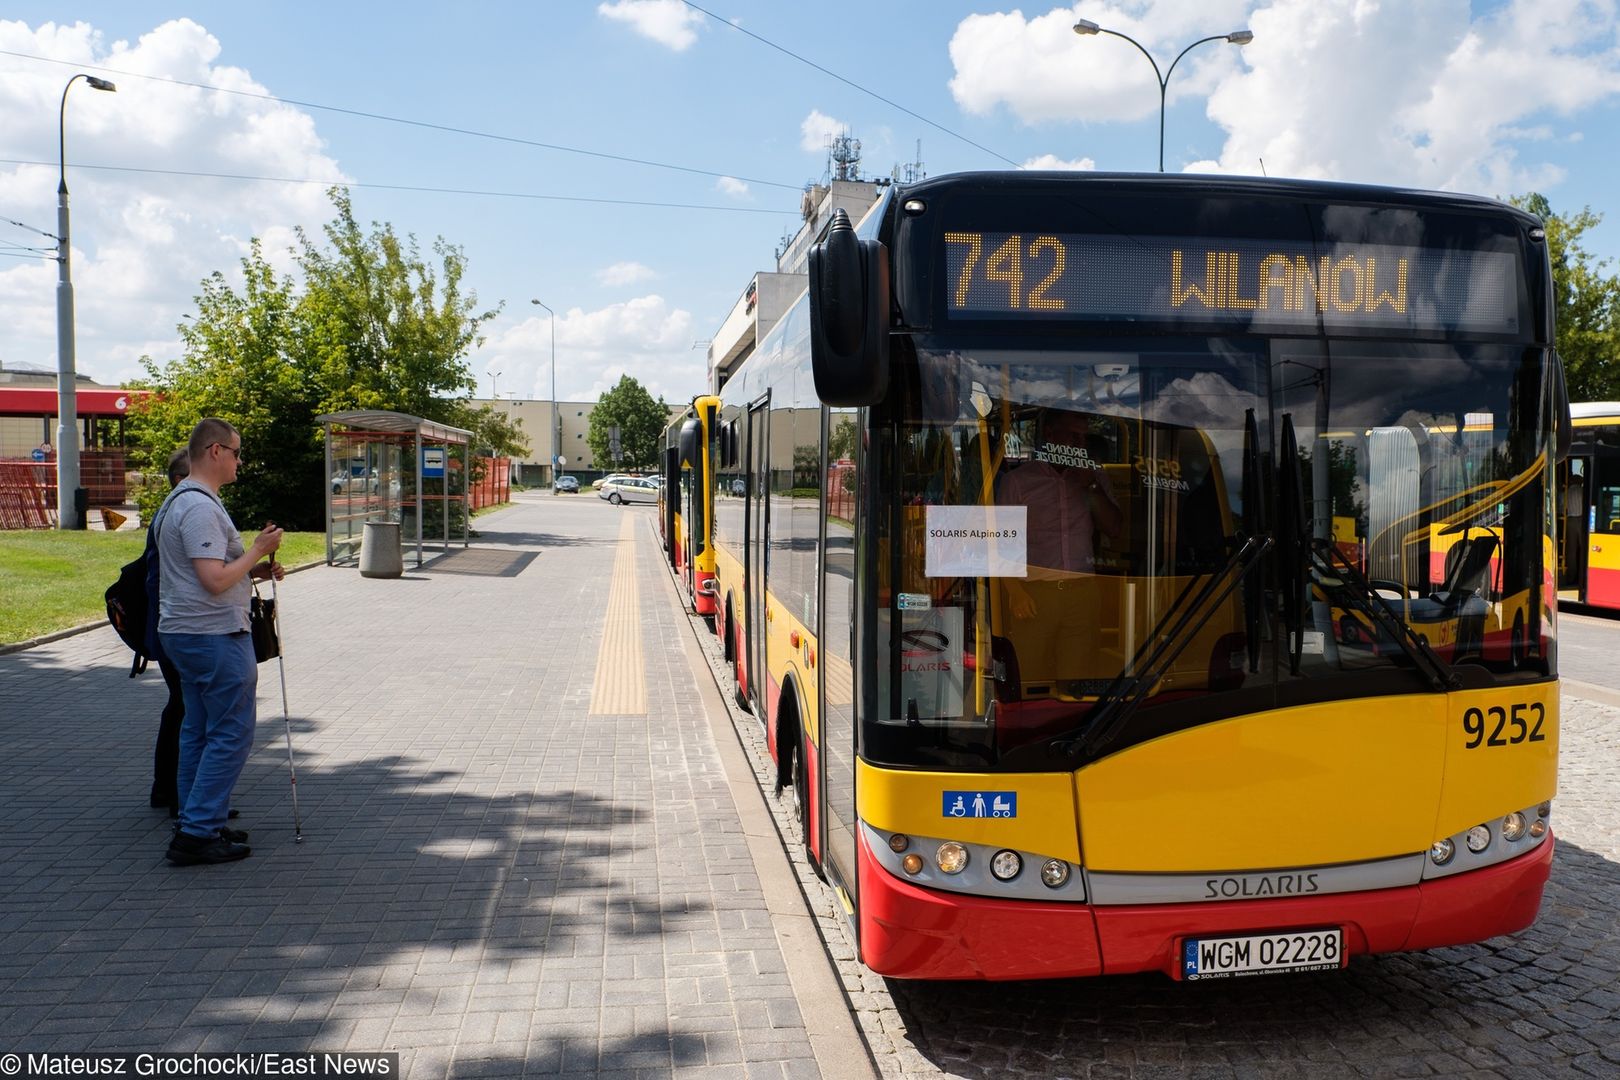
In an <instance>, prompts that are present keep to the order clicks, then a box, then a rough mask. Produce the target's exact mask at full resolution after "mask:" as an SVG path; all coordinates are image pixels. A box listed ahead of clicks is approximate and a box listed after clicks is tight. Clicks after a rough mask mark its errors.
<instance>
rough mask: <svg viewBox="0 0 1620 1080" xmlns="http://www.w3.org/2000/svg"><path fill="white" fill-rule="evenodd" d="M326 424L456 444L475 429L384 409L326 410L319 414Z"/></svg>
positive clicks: (469, 436) (469, 435)
mask: <svg viewBox="0 0 1620 1080" xmlns="http://www.w3.org/2000/svg"><path fill="white" fill-rule="evenodd" d="M315 419H316V420H318V421H320V422H321V423H323V424H342V425H343V426H344V427H347V428H352V429H355V430H359V431H384V432H388V433H390V434H395V435H418V436H421V437H422V438H424V439H431V440H432V441H434V442H442V443H452V444H455V445H457V446H460V445H462V444H465V443H468V442H471V441H472V432H470V431H468V430H467V429H466V428H458V427H451V426H450V425H449V424H441V423H439V422H438V421H437V420H424V419H422V418H421V417H420V416H411V415H409V414H407V413H401V412H389V411H387V410H385V409H358V410H356V411H354V412H340V413H327V414H326V415H325V416H317V417H316V418H315Z"/></svg>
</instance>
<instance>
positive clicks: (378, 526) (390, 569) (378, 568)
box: [360, 521, 405, 578]
mask: <svg viewBox="0 0 1620 1080" xmlns="http://www.w3.org/2000/svg"><path fill="white" fill-rule="evenodd" d="M404 572H405V559H404V556H402V555H401V554H400V550H399V522H397V521H368V522H366V530H365V535H364V537H363V538H362V539H361V541H360V576H361V577H380V578H390V577H399V576H400V575H401V574H403V573H404Z"/></svg>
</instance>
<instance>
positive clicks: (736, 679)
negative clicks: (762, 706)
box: [731, 623, 754, 713]
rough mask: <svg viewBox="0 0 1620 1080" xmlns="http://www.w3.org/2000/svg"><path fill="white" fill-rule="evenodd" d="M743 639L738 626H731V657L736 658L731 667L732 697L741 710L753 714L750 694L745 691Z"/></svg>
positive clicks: (734, 624)
mask: <svg viewBox="0 0 1620 1080" xmlns="http://www.w3.org/2000/svg"><path fill="white" fill-rule="evenodd" d="M741 637H742V633H741V631H739V630H738V629H737V624H736V623H732V624H731V655H732V656H733V657H735V658H736V659H735V661H734V662H733V663H732V665H731V675H732V678H731V694H732V697H733V698H735V699H736V701H737V707H738V708H740V709H741V710H742V711H743V712H745V713H751V712H753V711H754V710H753V708H752V707H751V706H750V705H749V704H748V694H747V693H745V692H744V691H743V677H742V641H741V640H739V639H740V638H741Z"/></svg>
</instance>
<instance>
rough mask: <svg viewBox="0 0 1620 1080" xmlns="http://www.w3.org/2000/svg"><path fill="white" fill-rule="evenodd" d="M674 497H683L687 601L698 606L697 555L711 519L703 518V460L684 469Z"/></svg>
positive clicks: (694, 607) (682, 512) (683, 574)
mask: <svg viewBox="0 0 1620 1080" xmlns="http://www.w3.org/2000/svg"><path fill="white" fill-rule="evenodd" d="M675 498H676V499H678V500H680V504H681V521H682V523H684V524H685V526H686V530H685V532H686V565H685V566H684V567H683V568H682V575H681V576H682V577H684V578H685V579H686V602H687V604H688V606H690V607H691V608H692V609H693V610H694V611H695V610H697V557H698V553H699V552H700V551H701V550H702V549H703V545H704V543H705V541H704V537H705V536H707V535H708V529H709V523H708V522H707V521H705V520H704V519H703V469H702V466H701V462H693V463H692V467H691V468H690V469H686V470H685V471H683V472H682V473H681V475H680V478H679V486H678V487H677V488H676V489H675Z"/></svg>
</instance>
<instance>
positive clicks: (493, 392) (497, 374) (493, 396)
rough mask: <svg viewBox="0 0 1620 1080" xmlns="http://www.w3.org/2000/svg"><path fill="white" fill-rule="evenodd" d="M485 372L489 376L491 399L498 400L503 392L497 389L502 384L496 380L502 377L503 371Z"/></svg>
mask: <svg viewBox="0 0 1620 1080" xmlns="http://www.w3.org/2000/svg"><path fill="white" fill-rule="evenodd" d="M485 374H487V375H488V376H489V399H490V400H491V401H497V400H499V399H500V396H501V393H500V391H499V390H497V389H496V387H497V386H499V385H500V384H499V383H497V382H496V380H497V379H499V378H500V377H501V373H500V372H498V371H489V372H485Z"/></svg>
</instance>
